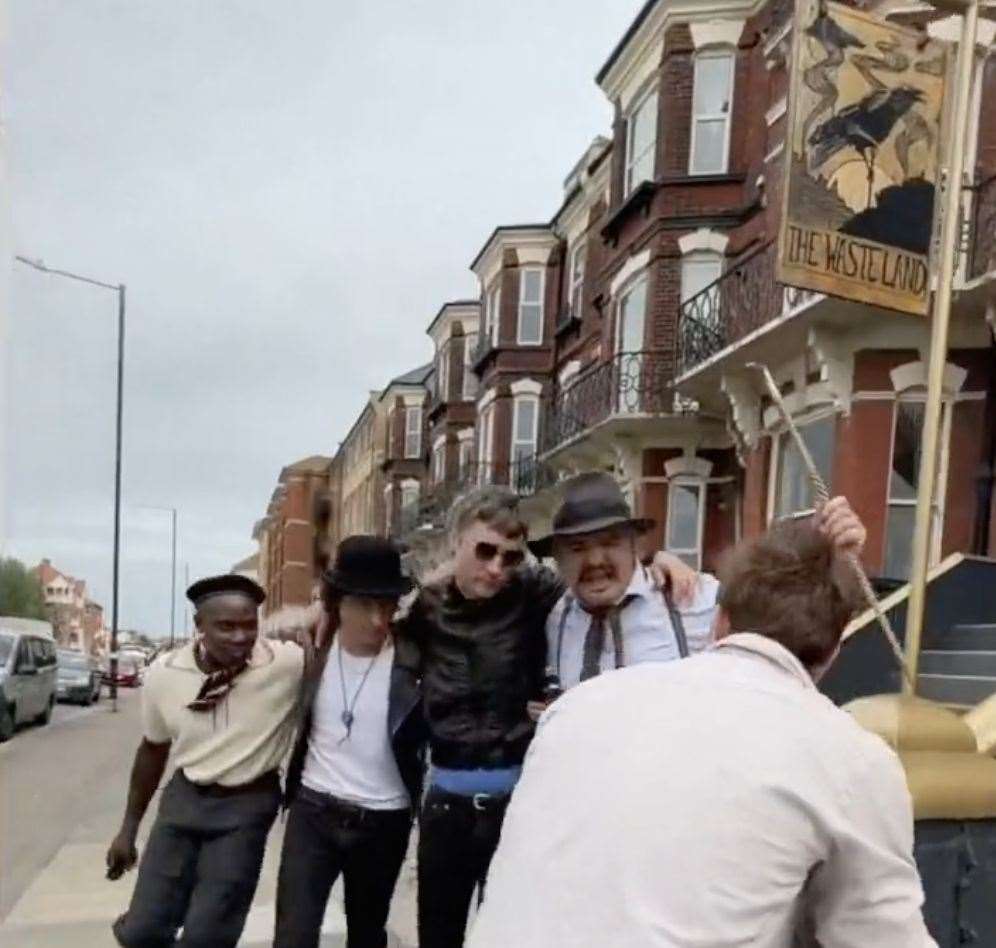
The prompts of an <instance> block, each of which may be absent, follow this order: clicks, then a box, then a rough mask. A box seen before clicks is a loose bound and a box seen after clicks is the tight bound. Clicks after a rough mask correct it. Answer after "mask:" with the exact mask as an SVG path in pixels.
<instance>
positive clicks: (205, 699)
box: [107, 575, 304, 948]
mask: <svg viewBox="0 0 996 948" xmlns="http://www.w3.org/2000/svg"><path fill="white" fill-rule="evenodd" d="M187 596H188V598H189V599H190V601H191V602H192V603H193V604H194V607H195V610H196V611H195V613H194V624H195V626H196V628H197V636H196V638H195V639H194V641H193V642H191V643H189V644H188V645H185V646H182V647H181V648H179V649H176V650H174V651H172V652H168V653H167V654H165V655H163V656H162V657H160V658H159V659H158V660H157V661H155V662H154V663H153V664H152V666H151V667H150V668H149V672H148V675H147V676H146V679H145V687H144V688H143V694H142V728H143V739H142V743H141V744H140V745H139V748H138V752H137V753H136V754H135V763H134V766H133V768H132V772H131V783H130V786H129V789H128V803H127V807H126V809H125V816H124V820H123V822H122V825H121V829H120V831H119V832H118V835H117V836H116V837H115V838H114V841H113V842H112V843H111V846H110V849H109V850H108V853H107V875H108V878H110V879H118V878H120V877H121V876H122V875H123V874H124V872H125V871H127V870H128V869H130V868H132V866H134V865H135V863H136V861H137V858H138V853H137V850H136V848H135V840H136V837H137V834H138V827H139V824H140V822H141V820H142V817H143V816H144V814H145V811H146V809H147V808H148V805H149V802H150V801H151V799H152V797H153V795H154V794H155V792H156V788H157V787H158V786H159V782H160V781H161V780H162V776H163V773H164V771H165V769H166V764H167V760H168V759H169V757H170V755H172V757H173V763H174V764H175V766H176V773H175V774H174V775H173V778H172V779H171V780H170V782H169V783H168V784H167V786H166V788H165V790H164V791H163V795H162V802H161V803H160V806H159V814H158V816H157V817H156V822H155V824H154V825H153V827H152V832H151V834H150V836H149V841H148V844H147V845H146V847H145V853H144V854H143V856H142V863H141V866H140V867H139V871H138V879H137V881H136V883H135V891H134V893H133V894H132V898H131V904H130V905H129V907H128V911H127V912H126V913H125V914H124V915H122V916H121V917H120V918H119V919H118V920H117V921H116V922H115V924H114V935H115V937H116V938H117V940H118V943H119V944H121V945H124V946H126V948H131V946H134V948H157V946H160V945H162V946H166V945H173V944H180V945H185V946H190V948H195V946H196V948H234V946H235V945H236V944H237V942H238V940H239V937H240V936H241V934H242V929H243V927H244V925H245V920H246V915H247V914H248V912H249V907H250V905H251V903H252V899H253V895H254V893H255V891H256V884H257V882H258V881H259V872H260V867H261V866H262V862H263V850H264V848H265V846H266V837H267V834H268V833H269V831H270V827H271V825H272V824H273V820H274V819H275V817H276V815H277V812H278V810H279V808H280V777H279V771H278V768H279V766H280V763H281V761H282V760H283V758H284V756H285V754H286V753H287V750H288V748H289V746H290V742H291V740H292V739H293V733H294V725H295V720H296V716H295V709H296V706H297V700H298V695H299V693H300V687H301V680H302V674H303V670H304V652H303V651H302V650H301V649H300V648H299V647H298V646H296V645H293V644H291V643H285V642H277V641H268V640H266V639H262V638H259V637H258V629H259V626H258V617H257V613H258V610H259V606H260V604H261V603H262V602H263V600H264V599H265V594H264V592H263V590H262V589H261V588H260V587H259V586H258V585H257V584H256V583H254V582H253V581H252V580H251V579H248V578H246V577H244V576H238V575H227V576H215V577H213V578H210V579H202V580H200V581H199V582H196V583H194V584H193V585H192V586H191V587H190V589H188V590H187ZM180 928H182V929H183V936H182V938H181V940H180V941H179V942H177V941H176V935H177V932H178V930H179V929H180Z"/></svg>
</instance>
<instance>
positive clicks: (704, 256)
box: [681, 250, 723, 303]
mask: <svg viewBox="0 0 996 948" xmlns="http://www.w3.org/2000/svg"><path fill="white" fill-rule="evenodd" d="M703 264H715V265H716V276H715V278H714V279H712V280H710V281H709V282H708V283H706V284H705V286H704V287H702V290H704V289H708V288H709V287H710V286H712V285H713V284H714V283H715V282H716V280H718V279H719V278H720V277H721V276H722V275H723V255H722V254H721V253H715V252H714V251H711V250H693V251H692V252H691V253H686V254H685V255H684V256H683V257H682V258H681V302H682V303H687V302H688V301H689V300H690V299H691V298H692V297H693V296H697V295H698V294H699V293H701V292H702V290H696V291H695V293H689V292H687V290H686V287H687V284H688V283H689V281H688V280H687V279H686V277H685V274H686V272H687V270H688V268H689V267H692V266H702V265H703Z"/></svg>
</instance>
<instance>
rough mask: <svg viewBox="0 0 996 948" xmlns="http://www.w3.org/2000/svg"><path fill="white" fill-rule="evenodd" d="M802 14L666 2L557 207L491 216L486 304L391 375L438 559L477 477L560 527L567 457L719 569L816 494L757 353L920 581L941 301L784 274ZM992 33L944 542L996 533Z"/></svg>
mask: <svg viewBox="0 0 996 948" xmlns="http://www.w3.org/2000/svg"><path fill="white" fill-rule="evenodd" d="M871 6H872V8H873V12H877V13H878V14H879V15H880V16H885V17H888V18H892V19H894V20H896V21H898V22H903V23H907V24H913V25H916V26H919V27H921V28H923V29H924V30H925V32H927V33H929V34H930V35H932V36H936V37H939V38H943V39H956V38H957V28H958V24H957V20H954V19H953V18H945V17H944V16H943V15H942V14H939V13H937V12H936V11H933V10H931V9H930V8H928V7H926V6H923V5H920V4H918V3H915V2H914V3H902V4H900V3H898V2H896V0H886V2H883V3H879V4H872V5H871ZM792 13H793V10H792V6H791V4H789V3H787V2H785V0H771V2H753V0H727V2H724V3H723V4H717V3H716V2H715V0H679V2H674V0H671V2H664V0H650V2H648V3H646V4H645V5H644V6H643V8H642V9H641V10H640V12H639V13H638V15H637V17H636V19H635V20H634V22H633V23H632V25H631V26H630V28H629V29H628V30H627V31H626V33H625V35H624V36H623V37H622V38H621V39H620V40H619V42H618V43H617V44H616V46H615V48H614V49H613V50H612V53H611V55H610V56H609V58H608V60H607V61H606V62H605V64H604V65H603V66H602V68H601V69H600V70H599V72H598V74H597V78H596V81H597V84H598V86H599V88H600V89H601V91H602V93H603V94H604V95H605V96H606V98H607V100H608V102H609V103H610V104H611V107H612V110H613V114H614V121H613V125H612V127H611V129H606V130H605V131H604V134H602V135H600V136H598V137H596V138H595V139H594V140H593V142H592V144H591V145H590V146H589V148H588V149H586V151H585V153H584V154H583V155H582V156H580V158H579V160H578V162H577V163H576V165H575V167H574V168H572V169H571V171H570V173H569V174H568V176H567V179H566V181H565V183H564V191H563V194H562V195H561V196H560V204H559V206H558V207H557V208H556V210H555V212H554V213H553V216H552V217H551V219H550V220H549V221H547V222H533V223H529V224H517V223H511V224H499V225H498V226H496V227H495V229H494V231H493V233H492V234H491V236H490V237H489V238H488V239H487V241H486V242H485V244H484V245H483V246H482V247H481V248H480V249H479V250H478V252H477V253H476V255H475V256H474V257H473V259H472V261H471V263H470V268H471V270H472V272H473V274H474V276H475V277H476V279H477V283H478V288H479V297H478V299H476V300H470V301H466V300H465V301H457V302H453V303H447V304H445V305H444V306H443V307H442V308H441V309H440V311H439V313H437V315H436V316H435V317H434V318H433V319H432V321H431V322H430V324H429V328H428V333H429V336H430V338H431V339H432V342H433V347H434V360H433V363H432V365H431V366H428V367H426V369H425V370H424V375H419V376H418V379H415V380H413V379H411V378H409V379H408V380H407V382H405V383H404V384H403V385H400V387H398V385H396V383H399V384H400V380H396V383H392V385H391V386H389V387H388V389H387V390H386V394H387V399H386V404H384V406H383V409H382V411H383V413H385V417H388V416H389V415H390V416H391V417H393V419H394V420H393V421H392V422H391V423H388V424H387V425H386V427H385V428H384V430H383V431H382V433H381V438H382V439H383V440H382V445H381V450H382V451H383V452H385V453H384V455H383V456H384V458H385V461H384V467H383V470H382V475H383V476H384V477H385V478H387V479H386V480H384V482H383V484H382V486H381V489H382V490H383V491H384V496H385V497H386V498H389V500H385V502H384V511H385V518H384V519H383V520H381V521H376V523H377V527H378V529H381V528H383V529H386V530H388V531H389V532H390V533H392V534H393V535H394V536H396V537H398V538H399V539H401V540H403V541H405V542H406V543H407V544H408V546H409V548H410V549H411V550H412V551H414V553H415V558H416V560H417V561H418V562H420V563H421V564H423V565H427V564H430V563H431V562H433V561H435V560H436V559H438V557H439V555H440V551H441V543H442V529H441V526H442V522H443V515H444V514H445V511H446V510H447V509H448V508H449V506H450V504H451V503H452V500H453V498H454V497H455V496H456V495H457V494H458V493H459V492H460V491H462V490H464V489H466V488H467V487H468V486H470V485H472V484H482V483H500V484H506V485H508V486H510V487H511V488H512V489H514V490H516V491H517V492H518V493H519V494H520V495H521V496H522V498H523V509H524V510H525V511H526V512H527V515H528V516H529V518H530V520H531V522H532V523H533V524H534V528H535V530H536V531H537V532H538V531H541V530H543V529H544V528H545V527H546V525H547V518H548V517H549V515H550V513H551V512H552V510H553V508H554V506H555V504H556V501H557V495H558V484H559V482H560V481H561V480H562V479H563V477H565V476H566V475H569V474H570V473H572V472H576V471H580V470H586V469H592V468H598V469H604V470H608V471H611V472H612V473H613V474H614V475H615V476H616V477H617V478H618V479H619V481H620V483H621V484H622V485H623V487H624V489H625V490H626V491H627V492H628V494H629V496H630V498H631V500H632V503H633V505H634V507H635V509H636V510H637V511H638V512H639V513H640V514H642V515H645V516H649V517H652V518H654V519H655V521H656V522H657V527H656V530H655V531H654V532H653V533H652V534H651V535H650V536H649V537H648V538H647V543H648V547H653V548H667V549H670V550H672V551H674V552H676V553H677V554H679V555H680V556H682V557H683V558H684V559H686V560H687V561H688V562H689V563H691V564H693V565H695V566H697V567H699V568H703V569H710V568H712V567H713V566H714V565H715V563H716V560H717V557H718V555H719V554H720V552H721V551H722V550H723V549H725V548H726V547H727V546H729V545H730V544H731V543H732V542H734V541H735V540H737V539H738V538H739V537H741V536H744V535H751V534H755V533H757V532H759V531H762V530H763V529H765V528H766V526H767V524H768V523H769V522H770V521H771V520H773V519H775V518H778V517H796V516H802V515H805V514H806V513H808V512H809V511H810V510H811V509H812V504H813V500H812V497H811V494H810V489H809V485H808V482H807V480H806V476H805V472H804V469H803V465H802V463H801V459H800V458H799V456H798V454H797V452H796V450H795V449H794V447H793V445H792V443H791V442H790V440H789V439H788V437H787V435H786V433H785V431H784V426H783V425H782V423H781V420H780V417H779V415H778V413H777V412H776V411H775V410H774V409H773V407H772V405H771V404H770V401H769V400H768V399H767V398H766V397H765V396H764V395H763V393H762V389H761V386H760V384H759V380H758V378H757V375H756V373H755V372H754V371H753V370H752V369H750V368H749V367H748V365H749V363H752V362H760V363H763V364H765V365H767V366H768V367H769V368H770V370H771V371H772V373H773V374H774V376H775V378H776V380H777V382H778V384H779V386H780V387H781V390H782V392H783V394H784V396H785V399H786V401H787V402H788V404H789V406H790V408H791V411H792V413H793V415H794V416H795V419H796V421H797V422H798V423H799V424H800V425H801V426H802V431H803V433H804V437H805V439H806V441H807V444H808V445H809V447H810V449H811V451H812V453H813V454H814V455H815V457H816V459H817V461H818V464H819V466H820V467H821V469H822V472H823V474H824V475H825V477H826V478H827V480H828V481H829V482H830V483H831V484H832V488H833V490H834V491H835V492H838V493H845V494H847V496H848V497H849V498H850V499H851V502H852V504H853V505H854V506H855V508H856V509H857V511H858V513H859V514H860V515H861V517H862V518H863V519H864V520H865V522H866V523H867V525H868V527H869V543H868V547H867V551H866V559H867V567H868V569H869V572H870V573H871V574H872V575H873V576H875V577H879V578H880V579H881V581H882V584H883V586H886V585H888V584H889V581H896V580H902V579H905V578H906V576H907V574H908V570H909V556H910V547H911V536H912V521H913V503H914V500H915V495H916V479H917V471H918V465H919V438H920V427H921V423H922V418H923V405H924V395H925V390H924V383H925V372H926V361H927V358H928V349H929V322H928V320H927V319H924V318H922V317H913V316H909V315H905V314H901V313H898V312H894V311H890V310H886V309H882V308H880V307H877V306H871V305H862V304H857V303H852V302H845V301H842V300H840V299H837V298H833V297H829V296H823V295H822V294H818V293H811V292H804V291H801V290H797V289H794V288H792V287H789V286H784V285H782V284H780V283H778V282H777V280H776V278H775V251H776V246H775V241H776V237H777V234H778V229H779V224H780V214H781V197H782V194H781V192H782V179H783V175H784V168H783V161H784V160H785V140H786V131H787V130H786V126H787V96H788V87H789V69H790V62H789V60H790V56H791V46H792V40H793V37H792V30H793V19H792ZM993 39H994V27H993V25H992V24H991V23H986V22H983V23H982V24H981V25H980V44H979V46H978V47H977V49H976V51H975V55H976V69H975V78H976V82H975V92H974V97H973V102H972V120H971V128H970V129H969V133H970V147H969V149H968V160H967V162H966V167H965V168H964V169H963V170H962V176H961V178H962V185H963V198H964V199H963V207H964V214H963V221H962V246H961V253H960V255H959V264H958V272H957V277H956V287H955V289H956V291H957V292H956V296H955V301H954V305H953V321H952V335H951V351H950V355H949V364H948V368H947V372H946V395H945V400H944V418H943V438H942V445H941V453H942V456H941V462H942V463H941V480H940V488H939V490H938V496H937V499H936V504H935V517H936V522H935V525H936V530H935V537H936V543H935V546H936V549H935V550H934V559H935V560H939V559H940V558H941V557H943V556H945V555H946V554H948V553H950V552H955V551H960V552H966V553H979V554H990V555H993V554H994V553H996V505H994V503H993V468H994V460H996V348H994V312H996V293H994V287H996V58H994V57H993V56H992V55H991V52H992V49H993ZM802 41H803V42H815V41H816V39H815V38H814V37H811V36H807V37H804V38H803V39H802ZM551 203H553V202H551ZM420 371H421V370H420ZM402 378H404V377H402ZM411 384H414V386H415V388H410V385H411ZM405 386H409V387H405ZM402 389H403V391H402ZM416 389H417V391H416ZM416 401H418V405H419V406H420V413H419V428H418V430H419V438H420V439H421V440H420V441H419V442H418V446H419V449H420V450H419V452H418V454H419V456H418V457H417V458H416V457H414V456H413V455H414V451H412V452H409V451H408V450H407V448H408V447H410V446H413V445H414V444H415V441H414V440H413V439H414V431H415V421H414V418H415V413H414V408H415V405H416ZM399 412H400V413H401V414H399ZM387 432H390V435H389V436H388V434H387ZM402 432H403V433H402ZM388 437H389V438H390V440H389V441H388V440H387V439H388ZM409 438H411V439H412V440H409ZM399 451H400V452H401V454H403V456H400V455H398V452H399ZM392 452H395V453H394V454H392ZM400 465H403V470H402V467H401V466H400ZM406 490H407V493H405V491H406ZM346 503H347V499H346V498H345V497H339V498H337V499H334V500H333V502H332V506H333V508H336V509H339V508H342V509H345V508H344V505H345V504H346ZM402 511H403V512H404V515H403V516H402V515H401V514H402ZM370 522H374V521H370ZM381 525H382V526H381Z"/></svg>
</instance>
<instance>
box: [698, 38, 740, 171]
mask: <svg viewBox="0 0 996 948" xmlns="http://www.w3.org/2000/svg"><path fill="white" fill-rule="evenodd" d="M732 100H733V51H732V50H728V49H727V50H712V51H709V52H705V53H702V54H700V55H699V56H697V57H696V59H695V78H694V91H693V93H692V147H691V152H690V156H689V167H688V172H689V174H693V175H696V174H725V173H726V170H727V164H728V162H729V154H730V113H731V108H732Z"/></svg>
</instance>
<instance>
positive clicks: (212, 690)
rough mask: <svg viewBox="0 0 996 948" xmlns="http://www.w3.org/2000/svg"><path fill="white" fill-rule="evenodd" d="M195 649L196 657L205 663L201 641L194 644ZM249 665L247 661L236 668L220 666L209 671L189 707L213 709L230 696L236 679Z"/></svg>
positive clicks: (201, 709)
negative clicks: (215, 669)
mask: <svg viewBox="0 0 996 948" xmlns="http://www.w3.org/2000/svg"><path fill="white" fill-rule="evenodd" d="M194 650H195V659H199V663H201V664H203V663H204V652H203V650H202V646H201V643H200V642H198V643H197V644H196V645H195V646H194ZM248 667H249V662H248V661H245V662H243V663H242V664H241V665H238V666H236V667H235V668H219V669H218V670H217V671H213V672H208V673H207V677H206V678H205V679H204V683H203V684H202V685H201V690H200V691H198V692H197V697H196V698H194V700H193V701H191V702H190V704H188V705H187V707H188V708H189V709H190V710H191V711H213V710H214V709H215V708H216V707H217V706H218V704H219V702H221V701H222V700H224V699H225V698H226V697H227V696H228V693H229V692H230V691H231V690H232V688H233V686H234V685H235V679H236V678H238V677H239V675H241V674H242V673H243V672H244V671H245V670H246V669H247V668H248Z"/></svg>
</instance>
